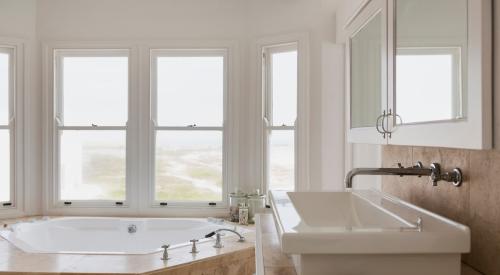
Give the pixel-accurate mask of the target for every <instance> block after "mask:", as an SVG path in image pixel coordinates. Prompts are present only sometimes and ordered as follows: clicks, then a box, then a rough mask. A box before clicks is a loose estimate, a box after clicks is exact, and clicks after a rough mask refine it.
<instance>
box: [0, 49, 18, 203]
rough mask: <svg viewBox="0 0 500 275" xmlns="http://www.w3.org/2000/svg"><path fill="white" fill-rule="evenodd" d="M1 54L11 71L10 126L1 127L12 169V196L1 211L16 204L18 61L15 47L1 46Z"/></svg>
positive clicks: (10, 181)
mask: <svg viewBox="0 0 500 275" xmlns="http://www.w3.org/2000/svg"><path fill="white" fill-rule="evenodd" d="M0 53H2V54H7V55H8V57H9V62H8V70H9V80H8V81H9V85H8V95H7V98H8V99H7V100H8V103H7V104H8V107H7V108H8V121H7V122H8V124H7V125H5V124H2V125H0V129H1V130H8V132H9V137H10V142H9V153H10V156H9V166H10V167H9V168H10V178H9V185H10V188H9V190H10V194H9V200H8V201H0V209H9V208H14V207H15V204H16V189H17V188H16V187H17V186H16V155H15V154H16V134H15V133H16V127H15V119H16V113H15V110H16V108H15V104H16V100H15V98H16V86H17V85H16V81H17V75H16V65H17V64H16V63H17V62H16V61H17V52H16V47H15V46H3V45H0Z"/></svg>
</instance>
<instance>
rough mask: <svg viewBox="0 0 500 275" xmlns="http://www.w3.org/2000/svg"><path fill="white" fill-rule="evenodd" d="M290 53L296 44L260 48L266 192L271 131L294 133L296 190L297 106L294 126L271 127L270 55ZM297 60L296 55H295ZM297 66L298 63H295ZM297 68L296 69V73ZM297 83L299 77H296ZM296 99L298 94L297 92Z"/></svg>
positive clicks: (296, 48)
mask: <svg viewBox="0 0 500 275" xmlns="http://www.w3.org/2000/svg"><path fill="white" fill-rule="evenodd" d="M291 51H297V54H298V43H296V42H293V43H283V44H276V45H269V46H264V47H263V48H262V65H263V66H262V82H263V83H262V88H263V109H264V110H263V129H264V131H263V140H264V142H263V153H264V157H263V166H262V167H263V181H264V182H263V187H264V190H266V191H268V190H269V188H270V183H269V180H270V165H271V154H270V134H271V132H273V131H290V130H293V131H294V157H295V158H294V171H293V172H294V181H295V183H294V190H296V189H297V178H298V175H297V171H298V170H297V154H298V148H297V144H298V143H297V127H296V124H297V117H298V106H299V104H297V106H296V108H297V117H296V118H295V123H294V125H273V105H274V102H273V82H272V79H273V73H272V72H273V64H272V63H273V62H272V55H273V54H277V53H286V52H291ZM297 58H298V55H297ZM297 66H298V62H297ZM298 71H299V68H298V67H297V72H298ZM297 81H299V77H298V76H297ZM297 89H298V85H297ZM296 96H297V99H298V97H299V93H298V90H297V95H296ZM297 103H298V100H297Z"/></svg>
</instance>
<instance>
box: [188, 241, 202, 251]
mask: <svg viewBox="0 0 500 275" xmlns="http://www.w3.org/2000/svg"><path fill="white" fill-rule="evenodd" d="M190 242H191V243H192V244H193V246H192V247H191V252H190V253H192V254H196V253H198V252H200V251H198V249H197V248H196V243H197V242H198V240H197V239H193V240H190Z"/></svg>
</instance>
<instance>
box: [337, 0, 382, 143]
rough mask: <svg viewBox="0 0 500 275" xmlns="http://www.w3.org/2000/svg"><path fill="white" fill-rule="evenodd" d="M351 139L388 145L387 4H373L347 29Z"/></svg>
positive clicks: (362, 9)
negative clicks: (385, 127) (385, 117)
mask: <svg viewBox="0 0 500 275" xmlns="http://www.w3.org/2000/svg"><path fill="white" fill-rule="evenodd" d="M346 30H347V33H349V37H348V41H347V45H346V46H347V49H346V53H347V58H346V59H347V60H346V61H347V62H346V72H347V74H346V77H347V80H346V86H347V89H346V90H347V97H346V98H347V102H346V105H347V116H346V117H347V122H346V125H347V138H348V141H349V142H351V143H371V144H385V143H387V139H386V135H385V134H384V133H383V127H384V126H386V125H385V124H386V123H384V117H383V114H384V112H386V110H387V0H372V1H370V2H368V3H367V4H366V6H364V7H362V8H361V9H360V10H359V11H358V12H357V14H355V15H353V17H352V20H350V21H349V22H348V23H347V25H346ZM383 123H384V124H383Z"/></svg>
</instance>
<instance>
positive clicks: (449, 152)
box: [410, 147, 470, 223]
mask: <svg viewBox="0 0 500 275" xmlns="http://www.w3.org/2000/svg"><path fill="white" fill-rule="evenodd" d="M413 161H414V162H415V161H422V163H423V164H424V166H425V167H428V166H429V165H430V164H431V163H433V162H437V163H439V164H441V168H442V172H446V171H449V170H451V169H453V168H455V167H459V168H461V169H462V171H463V173H464V175H465V179H464V182H463V184H462V186H461V187H458V188H457V187H454V186H453V185H452V184H450V183H448V182H444V181H440V182H438V184H437V186H433V185H432V182H431V181H430V179H429V177H421V178H417V177H413V178H412V179H411V184H410V186H411V191H412V192H411V194H410V202H411V203H414V204H416V205H418V206H421V207H423V208H425V209H428V210H430V211H432V212H435V213H437V214H440V215H443V216H445V217H447V218H450V219H452V220H455V221H458V222H461V223H466V222H467V218H468V214H467V213H468V209H469V188H470V181H469V172H470V169H469V165H468V164H469V162H470V153H469V151H467V150H455V149H443V148H424V147H415V148H413Z"/></svg>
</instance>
